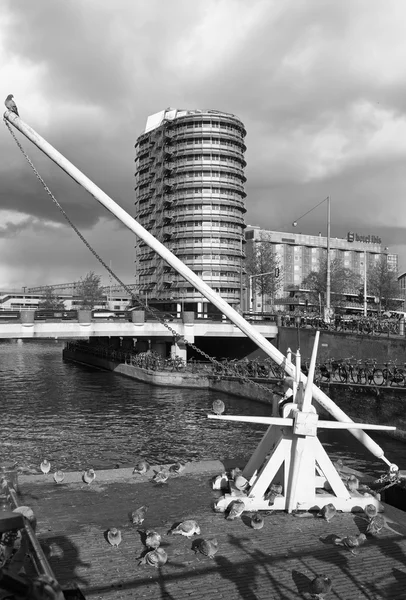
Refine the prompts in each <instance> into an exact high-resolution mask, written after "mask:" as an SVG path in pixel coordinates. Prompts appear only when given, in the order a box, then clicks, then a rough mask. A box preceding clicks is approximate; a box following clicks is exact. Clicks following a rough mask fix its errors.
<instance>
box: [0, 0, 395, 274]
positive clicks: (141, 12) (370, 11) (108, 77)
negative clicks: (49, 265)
mask: <svg viewBox="0 0 406 600" xmlns="http://www.w3.org/2000/svg"><path fill="white" fill-rule="evenodd" d="M380 6H381V5H380V3H379V2H376V1H375V0H368V1H365V0H359V2H357V3H354V2H352V1H349V0H348V1H347V0H343V1H342V2H334V1H326V2H320V0H306V1H304V0H295V1H289V0H287V1H286V2H285V3H280V2H272V1H269V0H265V1H261V0H257V1H256V2H253V3H251V4H249V5H248V3H246V2H244V1H242V0H235V1H229V2H228V1H226V0H218V1H210V0H208V1H207V2H204V3H203V2H191V1H190V0H171V1H170V2H168V1H163V0H152V1H149V2H143V1H138V0H134V1H130V0H127V1H124V0H118V1H116V2H115V3H107V2H106V1H103V0H97V1H96V0H93V1H92V0H88V1H86V2H83V1H81V0H71V1H70V2H53V1H50V0H36V1H35V2H26V1H25V0H13V1H12V2H11V1H10V2H7V3H3V4H2V6H1V7H0V16H1V11H3V16H4V22H5V23H6V26H5V27H3V32H2V33H3V43H4V48H6V56H5V57H3V58H5V60H6V61H7V62H8V63H9V64H10V65H13V64H16V65H17V68H18V65H20V66H22V67H21V68H24V69H26V70H29V69H32V71H33V73H35V81H34V82H33V85H34V86H35V88H36V92H37V99H36V102H37V103H39V104H36V107H37V108H38V111H37V112H35V110H34V108H33V107H32V106H31V105H30V104H29V102H28V99H27V98H26V97H24V95H21V96H20V97H17V96H16V98H15V99H16V101H17V104H18V106H19V109H20V114H21V116H22V118H23V119H26V118H27V122H29V124H30V125H32V126H33V127H34V129H36V130H37V131H38V132H39V133H40V134H41V135H42V136H44V137H45V138H46V139H47V140H48V141H49V142H50V143H51V144H52V145H53V146H55V147H56V148H57V149H58V150H59V151H60V152H61V153H62V154H63V155H65V156H66V157H67V158H68V159H69V160H70V161H72V162H73V163H74V165H75V166H76V167H78V168H79V169H80V170H82V171H83V172H84V173H85V174H86V175H88V176H89V177H90V179H91V180H93V181H94V182H95V183H96V184H97V185H99V186H100V187H101V188H102V189H103V190H104V191H105V192H106V193H107V194H109V195H110V196H111V197H112V198H113V199H114V200H116V201H117V202H118V203H119V204H120V205H121V206H122V207H123V208H124V209H125V210H127V211H128V212H129V213H130V214H132V207H133V201H134V143H135V141H136V138H137V136H138V135H139V134H140V133H141V132H142V131H143V129H144V126H145V121H146V117H147V116H148V115H149V114H152V113H154V112H157V111H159V110H162V109H163V108H165V107H168V106H174V107H177V108H217V109H219V110H224V111H228V112H232V113H234V114H236V115H237V116H239V117H240V118H241V120H242V121H243V122H244V123H245V126H246V129H247V132H248V134H247V138H246V142H247V153H246V158H247V163H248V164H247V168H246V175H247V185H246V191H247V199H246V205H247V209H248V212H247V216H246V221H247V223H250V224H261V226H264V227H268V228H270V229H282V228H285V229H286V230H289V229H291V226H290V224H291V222H292V221H293V220H295V219H296V218H297V217H298V215H301V214H303V213H304V212H305V211H306V210H307V209H308V208H311V207H312V206H314V205H315V204H317V203H318V202H320V201H321V200H322V199H323V198H325V197H326V196H327V195H328V194H331V196H332V199H333V200H332V235H337V236H345V235H346V232H347V231H348V230H349V229H354V228H357V230H359V231H360V232H361V233H362V232H365V233H369V232H370V231H372V229H373V230H374V231H375V232H376V233H377V234H379V231H385V232H387V234H388V237H391V235H392V234H393V235H392V237H393V239H396V240H398V241H397V243H398V244H399V248H401V249H402V239H401V237H402V236H401V231H402V227H401V225H402V224H403V223H402V219H403V217H400V218H399V215H401V214H402V203H403V195H404V192H406V189H405V188H406V185H405V180H404V175H403V163H404V159H405V156H404V154H405V149H404V148H402V147H401V144H400V143H399V141H398V140H400V139H401V138H403V137H404V136H403V130H402V131H401V130H399V134H398V140H397V139H396V132H394V131H392V132H390V133H389V134H388V136H389V142H388V143H387V144H386V147H389V148H391V151H390V152H388V151H386V150H381V149H380V148H379V144H376V147H374V149H373V151H371V150H370V148H369V146H370V142H371V140H372V139H373V138H374V136H375V135H376V134H377V133H379V132H380V131H384V130H385V124H386V123H387V122H390V121H395V120H396V119H398V120H399V123H400V124H401V122H402V120H403V118H404V115H405V112H406V111H405V108H406V93H405V92H406V89H405V88H406V81H404V78H403V77H401V75H400V74H401V72H402V70H403V64H404V60H403V57H404V54H405V48H404V43H403V38H404V36H403V33H402V32H401V31H400V29H399V27H398V24H399V23H401V22H402V14H401V13H402V10H403V9H402V7H401V5H400V4H397V3H395V2H390V0H389V2H388V4H387V5H386V9H385V13H383V12H382V10H381V8H380ZM0 23H1V21H0ZM385 36H386V37H385ZM375 39H376V45H374V41H375ZM392 49H393V52H392ZM20 89H22V87H21V88H20ZM7 93H14V94H15V95H16V92H15V90H12V89H7V90H6V91H5V95H6V94H7ZM41 99H42V101H43V105H44V106H43V107H42V106H41ZM375 109H376V110H375ZM28 114H29V119H30V120H29V121H28V116H27V115H28ZM395 129H396V128H395ZM390 136H392V138H393V141H394V143H393V151H392V146H391V143H390V141H391V138H390ZM23 144H24V147H26V148H27V150H28V151H29V154H30V156H31V157H32V159H33V160H34V162H35V164H36V165H37V166H38V169H39V170H40V172H41V174H42V175H43V177H44V179H45V180H46V182H47V184H48V185H49V187H50V188H51V190H52V191H53V192H54V193H55V195H56V197H57V199H58V201H60V202H61V204H62V205H63V207H64V209H65V210H66V211H67V213H68V214H69V216H70V217H71V218H72V220H73V221H74V222H75V224H76V225H77V226H78V227H79V228H84V229H85V230H86V231H87V232H90V231H92V229H93V230H94V232H95V239H94V241H95V243H99V244H100V245H101V246H102V247H103V244H105V239H104V238H105V236H106V229H105V221H104V219H110V218H111V217H110V216H109V214H108V213H107V212H106V210H105V209H104V208H103V207H101V206H100V205H99V204H98V203H97V202H96V201H95V200H94V199H93V198H91V197H89V195H88V194H87V193H86V192H85V191H84V190H83V189H82V188H81V187H80V186H78V185H77V184H76V183H74V182H73V181H72V180H71V179H70V178H69V177H68V176H67V175H66V174H64V173H63V172H61V171H60V169H59V168H58V167H56V166H55V165H54V164H52V163H51V162H50V161H49V160H48V159H47V158H46V157H44V156H43V155H42V154H41V153H40V152H39V151H38V150H36V149H35V148H34V147H33V146H32V145H30V143H29V142H28V141H26V140H25V139H24V138H23ZM0 152H1V155H2V157H4V158H3V161H2V164H1V165H0V176H1V186H0V207H1V208H3V209H4V208H6V209H10V210H15V211H17V212H20V213H23V215H33V216H34V217H37V218H39V219H44V220H46V221H47V220H49V221H54V222H62V221H63V217H62V216H61V214H60V213H59V211H58V210H57V209H56V207H55V206H54V205H53V204H52V202H51V201H50V200H49V198H48V197H47V196H46V194H45V192H44V191H43V189H42V188H41V186H40V184H39V182H38V181H37V180H36V179H35V176H34V175H33V173H32V172H31V170H30V169H29V167H28V165H26V164H25V162H24V158H23V157H22V155H21V154H20V153H19V151H18V149H17V147H16V146H15V144H14V143H13V141H12V139H11V137H10V136H9V135H8V134H7V132H6V131H4V134H3V135H1V136H0ZM101 222H102V225H100V223H101ZM111 222H112V223H113V221H111ZM392 223H393V225H392ZM404 224H405V225H406V223H404ZM14 226H15V227H16V228H18V227H20V228H23V227H24V226H26V227H27V228H28V229H29V228H30V222H29V220H28V219H27V220H20V221H19V223H16V224H14ZM325 227H326V225H325V210H324V207H323V206H321V207H320V208H318V209H317V210H316V211H314V212H312V213H311V215H309V217H308V218H307V219H303V220H302V221H301V222H300V226H298V229H297V231H298V230H299V229H300V230H302V231H303V232H304V233H307V232H309V233H314V232H316V233H317V232H318V231H322V232H323V233H325ZM392 227H393V231H392V229H391V228H392ZM10 231H12V227H11V226H10ZM16 231H17V229H16ZM113 231H114V236H117V239H120V237H123V239H124V238H125V239H127V237H126V236H127V234H126V233H124V230H123V228H122V226H121V225H120V224H119V223H116V224H115V225H114V226H113ZM97 232H98V233H97ZM48 235H49V236H52V235H55V232H54V233H52V230H51V229H50V230H48ZM67 235H68V234H67ZM112 235H113V234H112ZM381 237H382V238H383V237H384V236H383V235H382V236H381ZM28 238H29V236H28ZM26 243H27V244H28V242H27V241H26V240H23V239H21V244H22V245H24V244H26ZM385 243H386V242H385ZM389 243H390V242H389ZM130 246H131V245H130ZM130 249H131V248H130ZM108 253H109V254H112V253H113V250H112V249H111V248H109V249H108ZM117 255H118V252H117ZM405 255H406V252H405ZM53 258H55V264H56V262H57V260H58V259H57V257H53Z"/></svg>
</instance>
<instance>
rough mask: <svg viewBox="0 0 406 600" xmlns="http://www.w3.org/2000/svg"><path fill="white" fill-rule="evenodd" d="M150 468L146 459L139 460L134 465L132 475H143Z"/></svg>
mask: <svg viewBox="0 0 406 600" xmlns="http://www.w3.org/2000/svg"><path fill="white" fill-rule="evenodd" d="M150 468H151V467H150V466H149V464H148V463H147V461H146V460H140V461H139V462H138V463H137V464H136V465H135V467H134V471H133V475H145V473H147V471H149V470H150Z"/></svg>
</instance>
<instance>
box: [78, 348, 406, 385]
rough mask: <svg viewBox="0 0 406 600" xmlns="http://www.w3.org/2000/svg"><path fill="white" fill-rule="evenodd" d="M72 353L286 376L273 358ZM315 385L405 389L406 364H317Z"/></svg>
mask: <svg viewBox="0 0 406 600" xmlns="http://www.w3.org/2000/svg"><path fill="white" fill-rule="evenodd" d="M67 346H68V347H69V348H70V349H71V350H79V349H80V350H81V351H82V352H83V351H85V352H89V353H91V354H94V355H98V356H103V357H105V358H109V359H111V360H116V361H120V362H124V363H127V364H131V365H134V366H137V367H142V368H144V369H150V370H153V371H165V370H171V371H182V372H185V371H188V372H191V373H198V372H204V373H206V374H212V375H215V376H216V377H237V378H239V379H247V378H248V379H255V380H257V379H259V380H260V379H274V380H279V381H282V380H283V378H284V376H285V371H284V369H283V367H281V366H279V365H277V364H276V363H275V362H274V361H273V360H272V359H271V358H266V359H264V360H259V359H253V360H248V359H242V360H237V359H228V358H220V359H215V361H214V362H201V361H197V360H196V359H194V358H191V359H189V360H188V362H187V363H186V362H185V361H184V360H183V359H182V358H181V357H179V356H173V357H167V358H163V357H162V356H160V355H159V354H158V353H157V352H154V351H148V352H139V353H131V352H123V351H121V350H119V349H111V348H107V347H105V346H104V347H103V346H100V347H96V346H91V345H88V344H86V343H84V342H68V344H67ZM301 370H302V371H303V373H305V375H307V374H308V370H309V360H304V361H302V364H301ZM314 382H315V383H349V384H360V385H372V386H406V363H405V365H403V366H402V367H400V366H398V365H397V363H396V361H393V360H391V361H388V362H385V363H383V364H382V365H378V363H377V361H376V360H375V359H366V360H362V359H356V358H354V357H350V358H342V359H334V358H331V359H329V360H327V361H325V362H323V363H318V364H316V368H315V373H314Z"/></svg>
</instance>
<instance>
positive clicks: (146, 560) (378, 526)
mask: <svg viewBox="0 0 406 600" xmlns="http://www.w3.org/2000/svg"><path fill="white" fill-rule="evenodd" d="M212 409H213V412H214V413H215V414H217V415H221V414H222V413H223V412H224V410H225V404H224V402H223V401H222V400H219V399H218V400H215V401H214V402H213V404H212ZM335 467H336V469H337V471H338V472H339V473H340V475H341V476H342V473H341V472H342V469H343V464H342V461H340V460H339V461H337V463H335ZM150 468H151V467H150V465H149V464H148V462H147V461H146V460H140V461H139V462H138V463H137V464H136V465H135V467H134V470H133V474H134V475H145V474H146V473H147V472H148V471H149V470H150ZM184 469H185V465H184V464H182V463H180V462H177V463H175V464H173V465H172V466H170V467H169V468H168V469H167V468H161V469H160V470H159V471H156V472H155V474H154V476H153V477H152V478H151V480H152V481H153V482H154V483H156V484H165V483H166V482H167V481H168V479H169V478H170V476H171V475H179V474H180V473H182V471H183V470H184ZM50 470H51V464H50V462H49V461H48V460H47V459H44V460H43V461H42V463H41V471H42V472H43V473H44V474H48V473H49V472H50ZM342 477H343V476H342ZM53 478H54V481H55V482H56V483H57V484H59V483H62V482H63V481H64V478H65V475H64V473H63V472H62V471H61V470H57V471H55V473H54V474H53ZM95 478H96V473H95V471H94V469H87V470H85V471H84V472H83V474H82V480H83V481H84V482H85V483H86V484H91V483H92V482H93V481H94V480H95ZM230 479H231V480H233V484H234V486H235V488H236V489H238V490H240V491H243V492H244V491H245V492H246V491H247V489H248V487H249V482H248V481H247V479H245V477H244V476H243V475H242V472H241V470H240V469H238V468H235V469H232V470H231V472H230V476H228V475H227V474H226V473H222V474H221V475H218V476H216V477H215V478H214V479H213V482H212V484H213V489H215V490H222V489H225V488H227V487H228V485H229V481H230ZM343 479H344V480H345V484H346V486H347V488H348V489H349V490H350V491H352V492H355V491H356V490H358V489H359V487H360V483H359V480H358V478H357V477H355V475H350V476H347V477H343ZM282 492H283V488H282V485H281V484H279V483H272V484H271V485H270V486H269V488H268V490H267V492H266V494H265V499H267V500H268V503H269V506H270V507H271V506H272V505H273V503H274V500H275V498H276V497H277V496H281V495H282ZM244 510H245V503H244V500H243V499H242V498H239V497H237V498H236V499H235V500H234V501H232V502H231V503H230V504H229V505H228V507H227V511H226V519H227V520H229V521H233V520H234V519H238V518H240V517H241V516H242V514H243V512H244ZM147 511H148V506H141V507H140V508H138V509H136V510H134V511H132V512H130V513H129V518H130V521H131V522H132V523H133V525H136V526H142V523H143V522H144V520H145V516H146V513H147ZM336 514H337V509H336V508H335V506H334V504H332V503H329V504H326V505H325V506H323V508H322V509H321V510H320V512H319V513H318V514H317V516H318V517H322V518H324V519H325V520H326V521H327V522H328V523H329V522H330V521H331V520H332V519H333V518H334V516H335V515H336ZM364 518H365V520H366V521H367V526H366V531H365V533H359V534H357V535H347V536H344V537H341V538H340V537H339V536H335V537H334V540H333V542H334V544H335V545H337V546H343V547H344V548H346V549H348V550H349V551H350V552H351V553H352V554H353V555H357V550H358V549H359V548H360V547H361V546H362V545H363V544H365V542H366V541H367V536H377V535H379V533H380V532H381V531H382V529H383V528H384V527H386V526H387V525H386V521H385V518H384V517H383V515H381V514H379V513H378V511H377V508H376V507H375V505H374V504H368V505H367V506H366V507H365V509H364ZM264 522H265V521H264V517H263V515H262V514H261V513H260V512H255V513H253V514H252V515H251V517H250V525H251V527H252V529H262V528H263V527H264ZM138 531H139V533H140V534H142V540H143V544H144V545H145V548H146V553H145V555H143V556H142V557H140V558H141V560H140V562H139V564H140V565H141V564H144V565H145V564H146V565H151V566H154V567H156V568H158V567H160V566H162V565H164V564H165V563H166V562H167V560H168V555H167V553H166V551H165V550H164V549H163V548H162V547H161V541H162V536H161V534H160V533H158V532H157V531H154V530H151V529H141V530H138ZM200 533H201V531H200V526H199V524H198V523H197V521H195V520H193V519H188V520H185V521H182V522H181V523H179V524H178V525H174V526H173V527H172V528H171V529H170V530H169V531H168V532H167V535H182V536H185V537H186V538H188V539H191V538H193V536H195V535H200ZM106 539H107V541H108V543H109V544H110V545H111V546H112V547H114V548H118V546H119V545H120V544H121V542H122V534H121V531H120V530H119V529H117V528H115V527H112V528H111V529H109V530H108V531H107V532H106ZM192 549H193V550H194V551H195V553H197V552H200V553H201V554H203V555H204V556H207V557H208V558H211V559H213V558H214V556H215V554H216V553H217V551H218V542H217V539H216V538H213V539H198V540H196V541H195V543H194V544H193V545H192ZM331 588H332V580H331V579H330V578H329V577H327V576H326V575H317V576H316V577H315V578H314V579H313V580H312V581H311V583H310V597H311V598H317V599H318V600H323V598H325V596H326V594H328V593H329V592H330V590H331Z"/></svg>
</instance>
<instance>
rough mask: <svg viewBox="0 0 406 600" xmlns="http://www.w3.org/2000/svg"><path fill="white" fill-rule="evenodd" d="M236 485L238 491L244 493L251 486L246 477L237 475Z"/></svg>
mask: <svg viewBox="0 0 406 600" xmlns="http://www.w3.org/2000/svg"><path fill="white" fill-rule="evenodd" d="M234 485H235V487H236V488H237V490H240V491H241V492H243V491H244V490H246V489H247V487H248V486H249V482H248V480H247V479H245V477H243V475H237V477H236V478H235V479H234Z"/></svg>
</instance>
